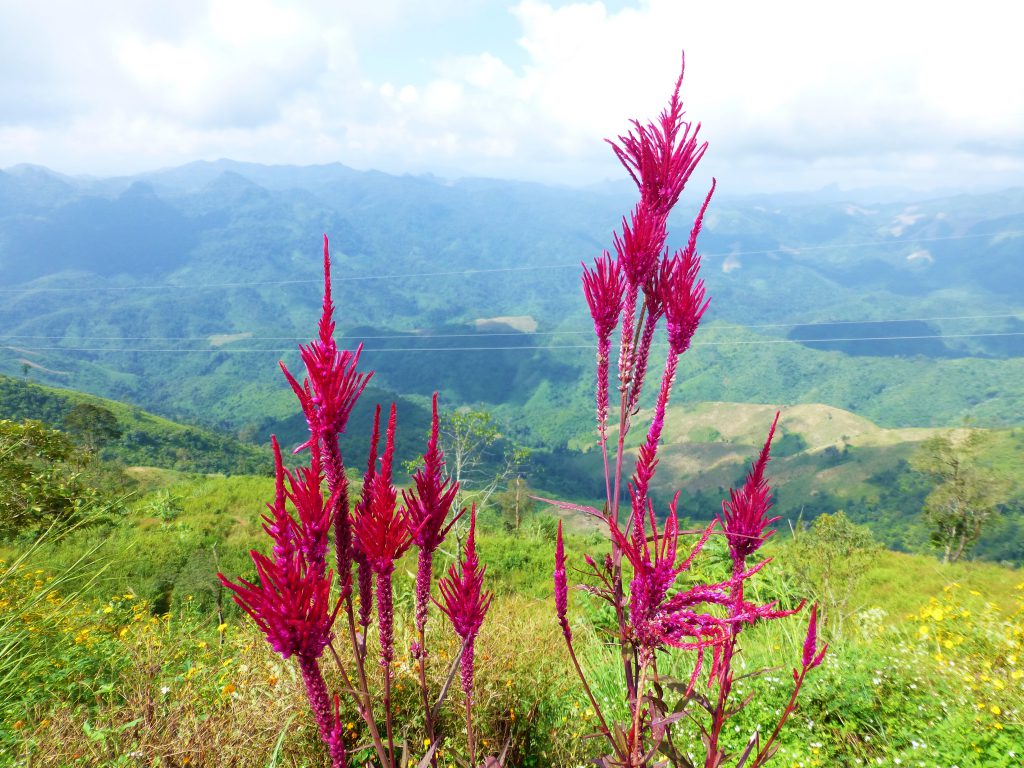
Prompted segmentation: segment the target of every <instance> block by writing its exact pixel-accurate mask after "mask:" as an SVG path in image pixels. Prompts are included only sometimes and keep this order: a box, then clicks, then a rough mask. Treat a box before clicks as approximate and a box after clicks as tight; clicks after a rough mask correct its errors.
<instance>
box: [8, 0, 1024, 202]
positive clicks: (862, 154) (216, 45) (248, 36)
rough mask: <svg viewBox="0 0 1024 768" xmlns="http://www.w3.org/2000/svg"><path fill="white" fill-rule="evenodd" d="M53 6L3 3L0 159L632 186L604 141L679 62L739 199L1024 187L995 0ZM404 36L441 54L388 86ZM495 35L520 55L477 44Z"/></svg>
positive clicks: (1010, 21)
mask: <svg viewBox="0 0 1024 768" xmlns="http://www.w3.org/2000/svg"><path fill="white" fill-rule="evenodd" d="M42 5H43V4H38V5H36V4H27V3H25V4H20V3H19V4H15V3H14V2H13V0H0V8H2V9H3V14H4V21H5V24H4V26H3V28H0V79H2V82H3V84H4V87H3V88H0V166H3V165H9V164H13V163H16V162H22V161H31V162H42V163H46V164H49V165H53V166H55V167H57V168H59V169H61V170H68V171H92V172H111V171H131V170H141V169H144V168H149V167H152V166H153V165H155V164H156V165H167V164H173V163H178V162H185V161H188V160H191V159H195V158H198V157H219V156H231V157H236V158H239V159H246V160H256V161H262V162H326V161H332V160H340V161H342V162H346V163H348V164H350V165H354V166H356V167H363V168H366V167H379V168H382V169H384V170H390V171H405V170H412V171H426V170H431V171H435V172H441V173H449V174H490V175H500V176H517V177H527V178H540V179H545V180H564V181H569V182H577V181H590V180H597V179H600V178H604V177H610V176H617V174H618V171H617V170H616V166H615V163H614V161H613V159H612V158H611V156H610V153H609V152H608V151H607V148H606V146H605V145H604V143H603V141H602V139H603V138H604V137H606V136H614V135H616V134H618V133H620V132H622V131H623V130H625V129H626V128H627V127H628V124H627V120H626V119H627V118H628V117H632V116H641V117H652V116H653V115H654V114H655V113H656V112H657V111H658V109H660V107H661V105H662V104H663V103H664V101H665V99H666V97H667V95H668V93H669V91H670V89H671V86H672V83H673V82H674V78H675V75H676V73H677V71H678V65H679V54H680V51H681V50H682V49H683V48H685V49H686V52H687V77H686V82H685V84H684V96H685V99H686V103H687V107H688V110H689V114H690V116H691V117H692V118H694V119H697V120H700V121H702V122H703V125H704V127H703V135H704V136H705V138H706V139H707V140H708V141H709V142H710V143H711V151H710V152H709V154H708V155H707V158H706V160H705V169H706V172H708V173H715V174H716V175H718V176H719V178H720V179H721V180H722V181H723V188H724V189H732V190H736V189H738V188H744V187H748V188H749V187H756V188H761V189H787V188H801V187H808V186H817V185H822V184H826V183H832V182H838V183H840V184H842V185H844V186H862V185H870V184H901V183H903V184H912V185H917V186H926V185H956V186H971V185H975V184H986V185H992V184H1001V185H1008V184H1010V183H1014V182H1016V183H1019V180H1020V179H1021V178H1024V176H1022V174H1024V86H1022V85H1021V81H1020V78H1019V76H1018V75H1017V74H1016V73H1018V72H1021V71H1024V48H1022V47H1021V46H1019V44H1018V41H1017V30H1018V29H1019V28H1020V22H1021V21H1022V20H1024V10H1017V6H1015V5H1014V4H1008V3H1004V2H998V0H987V1H986V0H982V1H981V2H978V3H976V4H975V5H974V6H972V10H971V12H970V13H966V12H964V10H963V6H962V5H960V4H956V5H954V4H953V3H946V2H932V3H923V2H916V1H910V0H906V1H904V2H898V3H894V2H891V0H890V1H888V2H882V0H862V2H860V3H858V4H856V5H840V4H835V3H821V2H812V1H811V0H794V1H793V2H787V3H785V4H778V3H763V2H754V1H753V0H751V1H750V2H743V3H728V4H726V3H695V2H690V1H689V0H642V1H641V2H639V4H638V5H637V6H636V7H633V8H624V9H621V10H615V11H612V10H609V9H608V8H607V7H606V6H605V5H604V4H602V3H600V2H575V3H573V2H570V3H562V4H558V5H556V4H554V3H551V2H542V0H522V1H521V2H518V3H517V4H515V5H512V6H507V5H506V4H505V3H501V2H498V1H497V0H462V1H461V2H456V0H431V2H427V1H426V0H377V2H375V3H371V4H367V3H362V2H355V0H340V1H339V0H333V1H332V0H306V1H305V2H301V3H295V2H284V0H246V1H245V2H243V0H187V1H186V2H182V3H176V4H140V3H129V2H121V3H116V2H111V3H110V5H111V6H112V8H111V9H108V11H109V13H108V14H106V16H108V17H109V19H110V20H107V19H106V18H104V20H103V21H102V22H101V21H99V17H100V13H99V12H98V11H97V10H96V8H94V7H92V6H89V5H88V4H82V3H78V2H74V1H73V0H50V2H49V3H48V4H47V7H45V8H43V7H41V6H42ZM8 6H9V7H8ZM466 8H475V9H476V10H477V11H479V12H478V13H477V15H476V16H474V17H473V21H472V23H473V24H474V25H475V26H473V27H467V28H466V29H465V30H464V34H460V36H459V46H458V47H459V50H452V49H451V46H452V43H451V34H450V33H451V25H452V24H456V23H461V22H462V21H464V20H465V19H466V18H469V17H468V16H466V13H467V11H466ZM481 9H483V10H486V11H487V12H486V13H483V12H482V10H481ZM403 25H404V26H403ZM446 25H447V26H446ZM410 26H412V27H413V28H414V29H415V32H416V33H417V35H419V37H417V38H416V39H417V40H418V41H420V43H421V47H422V46H425V50H428V51H429V52H430V55H429V57H428V58H429V60H428V61H426V62H424V61H422V60H420V59H418V58H417V59H416V60H414V57H412V56H411V55H410V57H409V59H408V60H401V61H397V60H396V61H391V62H389V63H390V64H392V65H400V66H398V67H397V70H396V68H395V66H392V67H391V70H393V72H392V75H390V76H389V78H388V80H387V81H385V80H383V79H381V80H378V81H375V80H374V79H373V77H371V76H370V75H368V74H367V73H368V72H372V71H375V67H374V66H372V65H373V64H374V62H375V61H376V59H375V57H377V56H385V55H387V56H395V55H396V54H395V49H394V48H391V47H388V46H387V45H382V43H384V42H386V41H387V40H388V39H389V35H391V34H393V33H395V32H396V31H397V30H399V29H400V28H401V29H406V30H408V28H409V27H410ZM485 26H486V28H485ZM442 32H446V33H448V35H447V36H446V35H445V34H441V33H442ZM484 32H486V33H487V34H483V33H484ZM432 37H436V38H437V40H438V41H439V42H438V43H437V44H436V45H435V46H434V47H431V46H430V41H431V39H432ZM496 37H500V38H502V39H505V40H515V41H517V42H516V50H518V51H519V54H518V58H516V57H515V56H512V55H510V54H509V52H508V49H506V50H505V52H504V53H503V54H502V53H499V52H497V51H496V50H491V49H489V47H488V45H487V44H486V43H485V42H479V44H477V43H476V42H475V41H478V40H479V41H486V40H492V41H493V40H494V39H496ZM417 56H419V54H417ZM396 72H397V74H396ZM83 147H88V148H89V149H88V153H85V152H83V150H82V148H83Z"/></svg>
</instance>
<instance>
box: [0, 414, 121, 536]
mask: <svg viewBox="0 0 1024 768" xmlns="http://www.w3.org/2000/svg"><path fill="white" fill-rule="evenodd" d="M82 459H83V457H81V456H80V455H79V453H78V451H77V449H76V448H75V447H74V445H72V443H71V441H70V440H68V438H67V436H66V435H64V434H63V433H61V432H57V431H55V430H52V429H47V428H46V427H45V426H44V425H43V424H42V423H41V422H38V421H31V420H27V421H23V422H13V421H7V420H2V421H0V541H5V540H7V541H9V540H11V539H13V538H15V537H17V536H20V535H22V534H28V535H29V536H36V535H39V534H40V533H42V532H43V531H44V530H46V529H48V528H50V527H51V526H52V527H55V528H57V529H58V530H62V529H66V528H69V527H71V526H74V525H76V524H79V523H81V522H83V521H84V520H85V519H87V518H88V517H90V516H91V515H92V514H93V513H95V512H96V511H97V510H98V509H100V508H101V507H103V506H104V505H105V504H107V503H109V498H108V495H107V493H105V491H104V489H101V488H97V487H95V486H94V485H92V484H90V483H89V482H88V476H87V475H86V474H85V473H84V472H83V470H82V469H81V468H80V467H81V464H82Z"/></svg>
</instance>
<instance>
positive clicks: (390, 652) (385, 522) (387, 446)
mask: <svg viewBox="0 0 1024 768" xmlns="http://www.w3.org/2000/svg"><path fill="white" fill-rule="evenodd" d="M396 417H397V413H396V408H395V404H394V403H392V404H391V416H390V418H389V419H388V429H387V433H386V435H385V438H384V455H383V456H382V457H381V462H380V463H381V466H380V470H379V471H377V472H376V473H374V476H373V478H372V479H371V480H370V498H369V503H368V504H367V505H366V506H365V507H363V508H362V509H361V510H360V515H359V517H357V518H356V520H355V525H354V529H355V540H356V542H357V543H358V546H359V549H360V552H361V554H362V557H363V558H364V559H365V560H366V563H367V565H369V567H370V569H371V570H372V571H373V572H374V574H376V576H377V624H378V627H379V631H380V646H381V650H380V656H381V664H382V665H384V666H388V665H390V664H391V661H392V660H393V659H394V653H395V651H394V607H393V604H392V599H393V595H392V587H391V575H392V573H394V570H395V561H396V560H398V558H400V557H401V556H402V555H403V554H404V553H405V551H406V550H407V549H408V548H409V545H410V544H412V534H411V532H410V530H409V523H408V519H407V517H406V513H405V510H404V509H402V508H400V507H399V506H398V491H397V490H396V489H395V486H394V485H393V484H392V482H391V470H392V462H393V461H394V455H395V420H396Z"/></svg>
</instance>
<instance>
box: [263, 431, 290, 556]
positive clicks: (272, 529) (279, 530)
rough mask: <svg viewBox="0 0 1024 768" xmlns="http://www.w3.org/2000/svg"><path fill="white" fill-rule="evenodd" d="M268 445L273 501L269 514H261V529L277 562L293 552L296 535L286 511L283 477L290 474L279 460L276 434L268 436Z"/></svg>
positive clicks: (279, 451) (269, 505) (279, 447)
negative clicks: (267, 537)
mask: <svg viewBox="0 0 1024 768" xmlns="http://www.w3.org/2000/svg"><path fill="white" fill-rule="evenodd" d="M270 446H271V448H273V450H274V502H273V503H272V504H267V509H268V510H270V515H269V516H268V515H263V530H264V531H266V533H267V535H268V536H270V538H272V539H273V540H274V549H273V551H274V557H275V558H276V559H277V560H278V562H282V561H285V560H288V558H290V557H291V555H292V554H293V553H294V552H295V540H296V537H297V531H296V525H295V518H293V517H292V516H291V514H289V512H288V508H287V506H286V500H287V492H286V490H285V484H284V483H285V478H286V477H287V478H290V477H291V475H290V473H289V472H288V470H286V469H285V468H284V462H282V460H281V446H280V445H279V444H278V442H277V436H276V435H271V436H270Z"/></svg>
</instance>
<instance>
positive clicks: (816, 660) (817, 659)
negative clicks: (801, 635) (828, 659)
mask: <svg viewBox="0 0 1024 768" xmlns="http://www.w3.org/2000/svg"><path fill="white" fill-rule="evenodd" d="M827 650H828V643H825V645H823V646H822V647H821V649H820V650H819V649H818V604H817V603H815V604H814V605H812V606H811V619H810V621H808V622H807V637H806V638H805V639H804V650H803V656H802V658H801V663H802V664H803V667H804V669H805V670H807V669H814V668H815V667H816V666H818V665H819V664H821V662H822V660H823V659H824V658H825V651H827Z"/></svg>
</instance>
